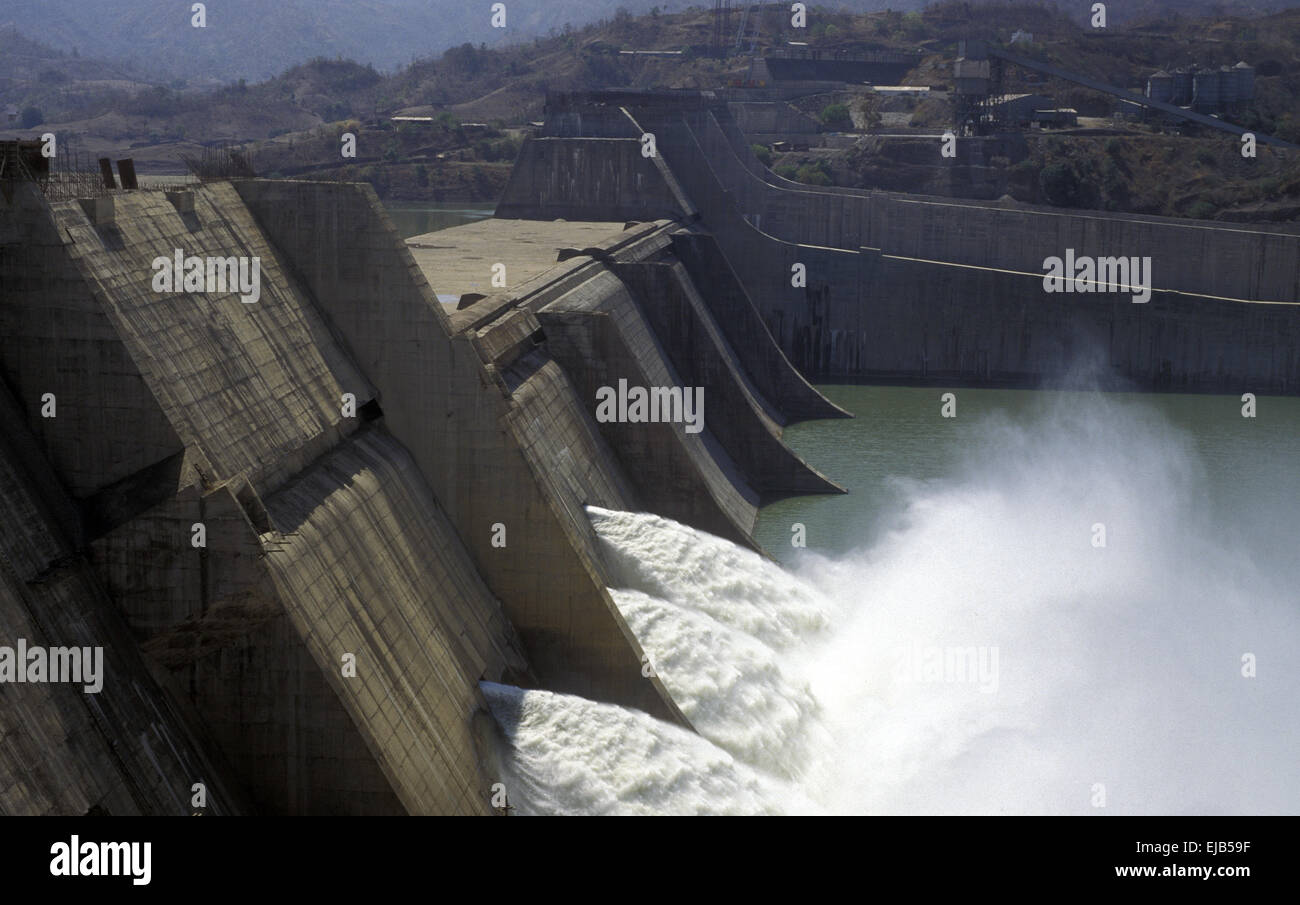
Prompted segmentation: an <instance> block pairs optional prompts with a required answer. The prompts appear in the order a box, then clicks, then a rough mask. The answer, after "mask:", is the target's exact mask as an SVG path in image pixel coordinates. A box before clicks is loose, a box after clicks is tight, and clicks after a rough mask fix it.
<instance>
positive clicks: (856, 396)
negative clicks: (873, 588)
mask: <svg viewBox="0 0 1300 905" xmlns="http://www.w3.org/2000/svg"><path fill="white" fill-rule="evenodd" d="M819 389H820V390H821V391H822V392H823V393H824V394H825V395H826V396H827V397H828V398H830V399H831V400H832V401H833V402H835V403H837V404H838V405H840V406H841V407H843V408H844V409H846V410H848V411H850V412H852V413H853V414H854V415H855V416H856V417H855V418H853V419H851V420H849V419H841V420H830V421H812V422H805V423H802V424H796V425H793V426H791V427H789V428H787V429H786V432H785V440H786V442H787V443H788V444H789V445H790V447H791V448H793V449H794V450H795V451H797V452H798V453H799V454H800V455H802V456H803V457H804V459H805V460H806V461H807V462H808V463H809V464H811V465H812V466H813V467H815V468H817V469H818V470H820V471H821V472H822V473H823V474H825V475H826V476H828V477H829V478H831V479H832V480H834V481H836V482H837V483H839V484H840V485H841V486H844V487H846V488H847V489H848V490H849V493H848V495H844V496H810V497H799V498H793V499H788V500H783V501H781V502H778V503H774V504H772V505H769V506H767V507H765V508H764V509H763V510H762V512H761V513H760V517H759V522H758V526H757V528H756V531H755V537H756V539H757V540H758V542H759V543H760V544H762V545H763V547H764V548H765V549H767V550H768V551H769V552H771V553H772V555H774V556H776V557H777V558H778V559H780V560H782V561H786V562H789V561H791V560H792V559H793V556H794V553H795V549H794V547H793V546H792V544H791V538H792V528H791V526H792V525H793V524H794V523H796V522H797V523H802V524H804V525H805V526H806V528H807V548H808V549H809V550H811V551H815V552H818V553H824V554H827V555H840V554H844V553H846V552H848V551H850V550H855V549H866V548H870V547H871V546H873V545H874V544H875V543H876V542H877V541H878V540H879V539H880V537H881V535H882V534H883V533H884V532H887V531H890V530H891V529H893V528H895V527H896V526H897V525H898V523H899V518H900V513H901V512H902V510H903V507H904V506H905V505H906V503H907V502H908V501H909V499H912V498H915V497H916V496H917V495H918V494H917V488H918V487H921V488H924V487H925V486H926V485H933V484H936V483H942V482H948V483H953V482H960V481H961V480H963V476H965V475H968V474H970V473H971V472H978V471H979V470H980V469H987V468H991V467H994V466H996V465H997V464H998V461H997V460H998V459H999V458H1000V456H1001V455H1002V453H1001V452H1000V451H999V446H998V443H997V439H996V436H995V434H996V431H995V427H994V426H995V425H1009V426H1010V427H1011V428H1012V429H1013V430H1016V429H1018V430H1020V431H1021V432H1022V434H1023V435H1028V436H1034V435H1035V432H1045V431H1052V430H1055V429H1056V428H1055V427H1054V426H1053V420H1052V415H1053V414H1056V415H1060V413H1062V412H1066V413H1069V412H1071V411H1077V410H1079V409H1083V408H1086V409H1088V410H1089V413H1090V414H1089V416H1088V420H1090V421H1092V422H1096V423H1095V424H1093V425H1092V427H1090V428H1087V429H1085V430H1083V431H1081V432H1080V434H1079V435H1074V434H1071V436H1070V437H1069V438H1068V439H1067V438H1062V439H1061V441H1060V443H1061V447H1060V448H1059V449H1057V450H1055V451H1054V455H1055V456H1056V457H1057V458H1058V459H1059V460H1060V461H1061V462H1062V463H1064V464H1063V467H1067V468H1068V467H1069V462H1070V460H1071V458H1072V457H1073V454H1074V453H1075V452H1076V451H1078V452H1080V453H1082V452H1083V451H1082V450H1078V449H1077V448H1076V445H1077V446H1083V445H1088V444H1089V443H1090V442H1094V440H1095V443H1098V444H1110V445H1111V446H1112V447H1114V455H1115V460H1116V461H1117V462H1119V461H1120V460H1121V459H1123V461H1124V462H1125V463H1131V462H1132V461H1138V462H1143V461H1144V458H1143V457H1144V456H1146V457H1147V458H1146V466H1147V467H1149V468H1151V469H1152V470H1153V471H1152V474H1153V475H1157V474H1158V472H1159V470H1160V469H1162V468H1166V467H1167V468H1174V467H1177V468H1179V469H1183V470H1186V471H1189V472H1190V473H1191V477H1190V478H1189V480H1188V481H1187V482H1186V483H1187V485H1188V486H1189V487H1190V488H1191V490H1190V491H1189V495H1191V496H1193V497H1194V498H1193V499H1191V500H1190V501H1189V508H1190V509H1191V510H1193V511H1195V512H1197V513H1200V514H1203V515H1204V516H1205V518H1207V519H1209V520H1211V521H1212V522H1213V523H1214V524H1215V525H1217V526H1219V528H1221V529H1222V531H1223V532H1224V533H1225V534H1237V535H1244V536H1247V537H1248V538H1249V540H1250V543H1251V544H1252V545H1253V546H1252V549H1254V550H1255V551H1256V552H1257V553H1259V554H1260V555H1261V556H1264V557H1268V556H1278V557H1283V558H1284V559H1294V558H1295V556H1296V542H1295V527H1296V525H1297V522H1300V468H1298V467H1297V466H1300V399H1296V398H1287V397H1260V398H1259V399H1258V400H1257V413H1256V417H1255V418H1253V419H1249V418H1244V417H1242V401H1241V399H1240V397H1239V396H1192V395H1168V394H1141V393H1070V392H1055V391H1029V390H978V389H958V390H955V391H953V392H955V393H956V395H957V417H955V418H951V419H948V418H943V417H942V416H941V412H940V409H941V407H942V403H941V401H940V396H941V394H942V393H944V392H946V391H945V390H942V389H934V388H911V387H871V386H822V387H819ZM1134 425H1140V426H1142V431H1137V430H1133V429H1132V428H1133V426H1134ZM1107 427H1113V428H1114V430H1116V431H1118V433H1119V436H1117V437H1107V436H1106V428H1107ZM1148 428H1149V430H1150V432H1151V433H1152V434H1154V435H1156V436H1158V437H1161V438H1168V441H1169V443H1171V444H1173V445H1174V446H1175V447H1176V448H1177V449H1178V451H1179V452H1180V453H1181V451H1182V450H1184V449H1185V450H1187V451H1188V455H1186V456H1183V455H1181V454H1180V455H1177V456H1171V455H1170V454H1169V451H1168V449H1166V448H1165V447H1164V446H1163V444H1152V443H1151V441H1150V438H1149V437H1145V438H1144V439H1143V440H1142V441H1140V442H1141V443H1142V444H1146V445H1147V446H1150V447H1151V451H1150V453H1149V456H1148V454H1147V453H1146V447H1145V446H1138V447H1137V448H1122V447H1131V446H1132V445H1133V444H1137V443H1139V441H1137V440H1133V441H1132V443H1129V442H1128V441H1127V440H1126V437H1127V436H1128V435H1129V434H1133V433H1138V432H1145V431H1146V430H1147V429H1148ZM1080 437H1082V438H1083V439H1080ZM1088 438H1094V440H1089V439H1088ZM1071 444H1076V445H1071ZM1090 453H1091V454H1092V455H1094V456H1097V455H1100V456H1102V457H1105V456H1107V455H1109V453H1108V451H1107V449H1105V448H1102V449H1094V450H1091V451H1090ZM1162 457H1168V459H1169V460H1170V461H1162ZM1173 459H1177V460H1178V461H1177V462H1176V463H1175V462H1173V461H1172V460H1173ZM1124 467H1126V468H1130V469H1131V468H1132V466H1131V464H1125V465H1124ZM1094 471H1095V469H1094ZM1153 483H1155V482H1153ZM1142 486H1145V485H1143V484H1141V483H1139V484H1138V491H1137V492H1138V493H1139V494H1140V488H1141V487H1142Z"/></svg>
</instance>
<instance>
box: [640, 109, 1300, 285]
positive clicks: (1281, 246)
mask: <svg viewBox="0 0 1300 905" xmlns="http://www.w3.org/2000/svg"><path fill="white" fill-rule="evenodd" d="M682 119H683V121H684V122H686V123H687V126H688V128H689V130H690V132H691V133H692V135H693V137H694V138H695V139H696V141H695V142H693V143H692V142H686V141H671V142H663V141H661V142H660V145H661V146H662V147H663V148H664V154H665V157H666V158H667V159H668V161H669V163H670V164H672V165H673V168H674V170H675V171H676V172H685V171H686V170H688V169H689V168H690V167H692V166H696V165H698V164H699V162H700V160H699V157H698V155H699V154H703V156H704V157H705V158H707V160H708V161H709V163H710V170H711V171H712V173H713V174H714V175H715V176H716V177H717V178H718V180H719V182H720V184H721V185H722V187H723V188H724V190H726V191H728V192H730V193H731V194H732V195H733V196H735V198H736V203H737V206H738V207H739V209H740V210H741V212H742V213H744V214H746V215H747V216H749V217H750V219H751V220H755V218H757V220H756V224H757V225H758V226H759V227H760V228H761V229H763V231H764V232H766V233H768V234H769V235H772V236H774V237H776V238H780V239H785V240H787V241H792V242H800V243H803V244H808V245H825V246H829V247H834V248H845V249H854V248H858V247H872V248H879V249H881V250H882V251H883V252H884V253H886V254H896V255H900V256H904V257H915V258H921V259H926V260H935V261H941V262H944V263H952V264H970V265H974V266H982V267H992V268H996V269H1010V270H1016V271H1021V272H1031V273H1032V272H1037V273H1039V274H1041V273H1042V272H1043V261H1044V260H1045V259H1046V258H1048V257H1050V256H1053V255H1057V256H1061V255H1064V253H1065V249H1067V248H1073V249H1075V251H1076V253H1077V254H1079V255H1085V254H1086V255H1091V256H1098V257H1100V256H1108V255H1122V256H1133V255H1138V256H1150V257H1151V258H1152V260H1153V266H1154V275H1155V285H1156V286H1157V287H1158V288H1160V289H1164V290H1169V291H1178V292H1186V293H1190V294H1192V295H1202V296H1221V297H1225V298H1233V299H1243V300H1253V301H1294V300H1296V299H1297V298H1300V235H1297V234H1296V233H1295V232H1293V231H1290V230H1286V229H1276V228H1274V227H1271V226H1249V225H1243V224H1233V225H1231V226H1228V225H1218V224H1216V225H1210V224H1205V223H1201V222H1197V221H1188V220H1177V219H1173V218H1167V217H1147V216H1139V215H1129V214H1107V213H1102V212H1075V211H1066V210H1062V209H1051V208H1035V207H1028V206H1020V205H1018V206H1017V207H1015V208H1008V207H1002V206H996V205H988V204H980V203H978V202H974V201H963V200H958V199H946V198H927V197H924V196H909V195H899V194H896V193H886V192H875V193H870V192H863V191H861V190H846V189H834V188H826V187H820V188H816V187H810V186H804V185H801V184H799V183H792V182H789V181H788V180H784V179H781V177H778V176H776V175H775V174H772V173H770V172H769V171H766V170H765V169H763V168H762V165H761V164H759V163H758V161H757V159H755V158H754V157H753V154H752V152H751V151H750V150H749V147H748V144H747V143H746V142H745V141H744V136H743V134H742V133H740V131H739V129H738V128H736V126H735V124H734V122H730V121H728V114H727V113H726V111H725V110H724V109H721V108H720V109H717V110H716V111H692V112H690V113H688V114H685V115H684V116H683V117H682ZM676 134H681V133H680V132H677V133H676ZM674 155H677V156H676V157H675V156H674ZM759 171H761V172H759ZM706 219H707V215H706Z"/></svg>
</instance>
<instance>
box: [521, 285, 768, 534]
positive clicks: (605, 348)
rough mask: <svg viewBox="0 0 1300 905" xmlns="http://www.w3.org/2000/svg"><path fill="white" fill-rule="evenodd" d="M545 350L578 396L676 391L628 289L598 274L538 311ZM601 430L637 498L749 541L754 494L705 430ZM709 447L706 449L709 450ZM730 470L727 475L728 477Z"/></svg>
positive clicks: (676, 382) (620, 426)
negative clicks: (608, 390) (624, 388)
mask: <svg viewBox="0 0 1300 905" xmlns="http://www.w3.org/2000/svg"><path fill="white" fill-rule="evenodd" d="M538 317H539V319H540V320H541V322H542V324H543V325H544V326H545V328H546V336H547V346H548V349H549V350H550V351H551V353H552V354H553V355H554V356H555V357H556V360H557V361H559V362H560V363H561V364H562V366H564V368H565V370H566V371H567V372H568V373H571V374H574V375H575V378H576V379H577V380H578V381H579V385H578V390H579V393H580V396H581V398H584V399H589V400H592V402H591V405H592V408H593V410H594V408H595V400H596V391H597V389H598V388H599V387H612V388H617V387H618V386H619V381H620V380H623V381H626V383H627V385H629V386H632V387H683V386H684V384H685V382H684V381H683V380H682V379H681V378H680V377H679V376H678V375H677V374H676V373H675V372H674V370H673V369H672V368H671V366H670V365H668V363H667V362H666V360H665V356H664V355H663V353H662V349H661V348H660V347H659V345H658V340H657V339H656V338H655V336H654V334H653V333H652V332H651V330H650V327H649V325H648V324H647V323H646V322H645V319H644V317H642V316H641V312H640V309H639V306H637V304H636V302H635V301H634V300H633V299H632V298H631V296H630V294H629V293H628V291H627V288H626V287H625V286H624V285H623V283H622V282H621V281H620V280H619V279H618V278H617V277H616V276H614V275H613V274H612V273H609V272H608V271H606V272H604V273H601V274H599V275H597V276H595V277H593V278H592V279H591V280H589V281H588V282H587V283H584V284H583V285H582V286H580V287H578V288H577V289H575V290H574V291H572V292H569V293H566V294H565V295H564V296H563V298H562V299H560V300H557V301H555V302H552V303H551V304H549V305H547V306H546V307H545V308H543V309H542V310H541V311H540V312H539V314H538ZM601 433H602V435H603V436H604V437H605V440H606V442H608V443H609V444H610V445H611V447H612V448H613V449H614V450H615V454H616V455H618V456H619V458H620V461H622V462H624V463H625V465H626V468H627V472H628V474H629V476H630V477H631V479H632V481H633V482H634V484H635V485H636V487H637V491H638V493H639V494H640V496H641V498H643V499H650V498H652V497H654V498H657V504H658V505H657V506H656V511H659V510H664V511H662V512H661V514H663V515H665V516H667V517H668V518H672V519H674V520H680V521H683V522H685V523H686V524H693V525H698V526H700V527H701V529H702V530H705V531H708V532H709V533H711V534H716V535H718V536H719V537H726V538H727V539H729V540H731V541H733V542H734V543H743V544H747V545H748V544H749V543H750V541H749V532H750V531H752V530H753V527H754V522H755V520H756V519H757V517H758V502H759V497H758V493H757V492H756V491H755V490H754V489H753V488H752V487H750V486H749V485H748V483H747V482H746V481H745V480H744V478H743V476H742V475H741V473H740V470H739V469H738V468H737V466H736V465H735V463H734V462H732V460H731V458H730V457H729V456H727V454H726V452H725V450H723V449H721V447H720V446H718V444H717V441H716V440H715V439H714V438H713V437H712V434H711V431H710V430H709V428H708V427H704V430H703V431H701V432H700V433H687V431H686V425H685V424H654V423H648V424H647V423H635V422H628V423H619V422H609V423H602V424H601ZM710 447H712V448H710ZM727 472H729V474H727Z"/></svg>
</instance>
